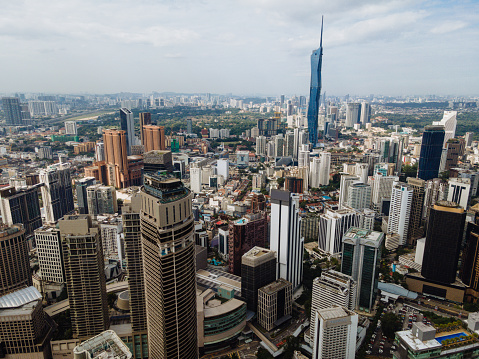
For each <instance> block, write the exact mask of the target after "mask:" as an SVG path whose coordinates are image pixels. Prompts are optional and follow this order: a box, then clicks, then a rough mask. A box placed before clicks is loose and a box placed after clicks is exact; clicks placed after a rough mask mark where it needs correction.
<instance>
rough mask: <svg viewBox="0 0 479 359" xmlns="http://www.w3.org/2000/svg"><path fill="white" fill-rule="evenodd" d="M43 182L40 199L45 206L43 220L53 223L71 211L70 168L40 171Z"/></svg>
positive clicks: (72, 206)
mask: <svg viewBox="0 0 479 359" xmlns="http://www.w3.org/2000/svg"><path fill="white" fill-rule="evenodd" d="M39 178H40V182H41V183H43V186H42V187H41V188H42V199H43V205H44V207H45V221H46V222H48V223H54V222H56V221H58V220H59V219H60V218H62V217H63V216H64V215H66V214H68V213H71V212H72V211H73V209H74V208H75V207H74V203H73V189H72V180H71V175H70V168H69V167H67V168H61V167H60V168H51V169H47V170H42V171H40V174H39Z"/></svg>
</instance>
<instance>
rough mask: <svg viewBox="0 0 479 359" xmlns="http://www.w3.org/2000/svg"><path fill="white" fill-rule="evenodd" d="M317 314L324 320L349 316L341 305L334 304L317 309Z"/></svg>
mask: <svg viewBox="0 0 479 359" xmlns="http://www.w3.org/2000/svg"><path fill="white" fill-rule="evenodd" d="M318 315H319V316H321V318H323V319H324V320H331V319H338V318H345V317H349V316H350V313H348V312H347V311H346V310H345V309H344V308H343V307H340V306H336V307H331V308H325V309H320V310H318Z"/></svg>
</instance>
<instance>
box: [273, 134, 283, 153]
mask: <svg viewBox="0 0 479 359" xmlns="http://www.w3.org/2000/svg"><path fill="white" fill-rule="evenodd" d="M283 147H284V137H283V135H282V134H279V135H276V136H275V137H274V148H275V149H276V153H275V157H283V155H284V154H283Z"/></svg>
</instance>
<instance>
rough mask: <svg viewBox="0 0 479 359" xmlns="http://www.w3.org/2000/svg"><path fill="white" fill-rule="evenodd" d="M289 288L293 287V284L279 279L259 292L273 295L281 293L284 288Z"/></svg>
mask: <svg viewBox="0 0 479 359" xmlns="http://www.w3.org/2000/svg"><path fill="white" fill-rule="evenodd" d="M288 286H291V287H292V286H293V285H292V284H291V282H288V281H287V280H285V279H283V278H279V279H277V280H275V281H274V282H273V283H270V284H268V285H265V286H264V287H263V288H260V289H259V290H260V291H262V292H265V293H266V294H273V293H276V292H279V291H280V290H282V289H283V288H286V287H288Z"/></svg>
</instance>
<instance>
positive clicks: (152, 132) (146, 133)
mask: <svg viewBox="0 0 479 359" xmlns="http://www.w3.org/2000/svg"><path fill="white" fill-rule="evenodd" d="M142 144H143V146H144V147H145V152H149V151H153V150H165V149H166V137H165V128H164V127H163V126H152V125H148V126H143V142H142Z"/></svg>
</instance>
